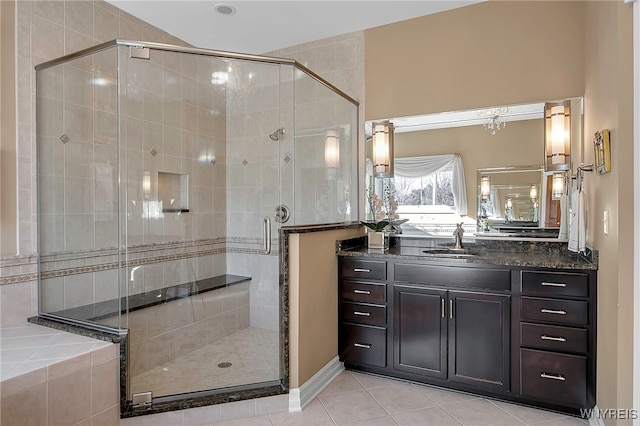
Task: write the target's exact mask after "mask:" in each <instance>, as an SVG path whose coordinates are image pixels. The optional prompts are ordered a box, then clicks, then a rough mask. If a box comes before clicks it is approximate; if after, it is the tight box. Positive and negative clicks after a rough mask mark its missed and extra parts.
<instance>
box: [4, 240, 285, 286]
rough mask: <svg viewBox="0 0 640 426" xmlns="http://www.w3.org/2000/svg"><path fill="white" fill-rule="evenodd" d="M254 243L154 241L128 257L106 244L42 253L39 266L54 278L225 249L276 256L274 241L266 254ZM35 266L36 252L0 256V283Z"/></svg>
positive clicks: (33, 274)
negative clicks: (103, 248)
mask: <svg viewBox="0 0 640 426" xmlns="http://www.w3.org/2000/svg"><path fill="white" fill-rule="evenodd" d="M256 246H258V247H261V246H262V241H261V240H260V239H256V238H241V237H232V238H216V239H210V240H196V241H190V242H175V243H157V244H149V245H138V246H133V247H130V248H129V250H128V257H129V259H128V260H120V259H119V258H118V257H119V256H118V253H117V250H116V249H115V248H110V249H105V250H87V251H75V252H64V253H56V254H45V255H43V256H42V262H41V265H40V266H41V268H42V277H43V278H56V277H64V276H69V275H79V274H86V273H92V272H99V271H105V270H110V269H117V268H118V267H119V266H121V267H125V266H130V267H134V266H142V265H150V264H154V263H162V262H168V261H175V260H183V259H188V258H191V257H202V256H211V255H218V254H225V253H240V254H260V255H265V256H278V253H279V251H278V245H277V242H276V243H275V244H272V247H273V248H272V250H271V252H270V253H269V254H266V253H264V251H263V250H262V248H255V247H256ZM37 267H38V256H37V255H36V254H30V255H23V256H11V257H3V258H1V259H0V285H8V284H18V283H26V282H30V281H35V280H37V279H38V273H37Z"/></svg>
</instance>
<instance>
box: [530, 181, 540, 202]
mask: <svg viewBox="0 0 640 426" xmlns="http://www.w3.org/2000/svg"><path fill="white" fill-rule="evenodd" d="M529 198H530V199H531V201H533V202H535V201H536V200H537V199H538V185H536V184H535V183H534V184H533V185H531V186H530V187H529Z"/></svg>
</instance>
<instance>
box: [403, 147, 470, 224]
mask: <svg viewBox="0 0 640 426" xmlns="http://www.w3.org/2000/svg"><path fill="white" fill-rule="evenodd" d="M449 166H452V168H453V173H452V179H451V192H453V204H454V206H455V209H456V213H458V214H459V215H460V216H466V215H467V187H466V185H465V183H464V167H463V166H462V158H461V157H460V156H459V155H458V154H443V155H429V156H423V157H405V158H396V159H395V160H394V162H393V168H394V173H395V174H396V175H397V176H400V177H406V178H420V177H423V176H427V175H430V174H432V173H437V172H439V171H442V170H445V169H447V168H449Z"/></svg>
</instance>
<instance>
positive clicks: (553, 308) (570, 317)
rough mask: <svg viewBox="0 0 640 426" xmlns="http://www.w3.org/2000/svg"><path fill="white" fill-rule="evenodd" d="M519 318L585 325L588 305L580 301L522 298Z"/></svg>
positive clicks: (587, 317) (587, 316)
mask: <svg viewBox="0 0 640 426" xmlns="http://www.w3.org/2000/svg"><path fill="white" fill-rule="evenodd" d="M521 316H522V319H523V320H533V321H545V322H557V323H562V324H577V325H586V324H587V322H588V319H589V312H588V303H587V302H583V301H580V300H558V299H543V298H538V297H522V313H521Z"/></svg>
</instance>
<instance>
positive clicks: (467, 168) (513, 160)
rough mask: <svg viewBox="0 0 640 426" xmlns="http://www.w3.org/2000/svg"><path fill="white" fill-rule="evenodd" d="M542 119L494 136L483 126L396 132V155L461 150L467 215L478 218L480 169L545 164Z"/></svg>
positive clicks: (521, 123)
mask: <svg viewBox="0 0 640 426" xmlns="http://www.w3.org/2000/svg"><path fill="white" fill-rule="evenodd" d="M543 126H544V124H543V122H542V120H541V119H540V120H527V121H519V122H513V123H508V124H507V126H506V127H505V128H504V129H502V130H500V131H498V132H496V134H495V135H492V134H491V133H490V132H488V131H486V130H484V128H483V127H482V126H467V127H455V128H450V129H437V130H425V131H422V132H407V133H397V134H396V135H395V140H394V142H395V147H394V155H395V156H396V157H398V158H400V157H414V156H420V155H438V154H453V153H458V154H460V156H461V157H462V164H463V165H464V180H465V184H466V186H467V206H468V216H469V217H472V218H474V219H475V218H476V212H477V189H476V188H477V186H478V183H477V180H478V179H477V173H476V171H477V170H478V169H479V168H485V167H504V166H536V165H542V163H543V159H544V148H543V144H542V140H543V133H544V128H543Z"/></svg>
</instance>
